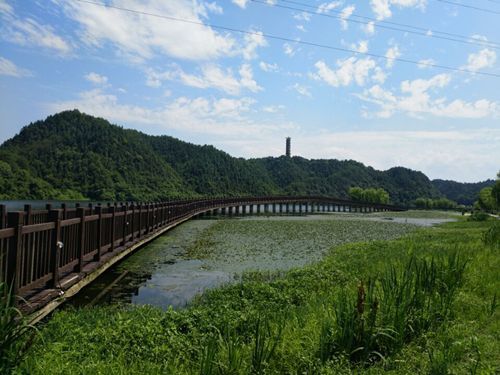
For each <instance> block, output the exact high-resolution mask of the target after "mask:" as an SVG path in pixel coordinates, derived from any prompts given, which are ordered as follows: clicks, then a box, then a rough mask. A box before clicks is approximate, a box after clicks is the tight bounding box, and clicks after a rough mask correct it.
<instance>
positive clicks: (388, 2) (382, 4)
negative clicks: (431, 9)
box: [370, 0, 427, 20]
mask: <svg viewBox="0 0 500 375" xmlns="http://www.w3.org/2000/svg"><path fill="white" fill-rule="evenodd" d="M426 5H427V0H370V6H371V8H372V11H373V13H375V16H376V17H377V19H378V20H384V19H386V18H390V17H392V10H391V6H397V7H399V8H419V9H421V10H424V9H425V6H426Z"/></svg>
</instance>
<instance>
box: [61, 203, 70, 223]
mask: <svg viewBox="0 0 500 375" xmlns="http://www.w3.org/2000/svg"><path fill="white" fill-rule="evenodd" d="M61 208H62V218H63V220H66V219H67V217H68V207H67V206H66V203H61Z"/></svg>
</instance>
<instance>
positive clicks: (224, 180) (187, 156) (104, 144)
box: [0, 110, 441, 204]
mask: <svg viewBox="0 0 500 375" xmlns="http://www.w3.org/2000/svg"><path fill="white" fill-rule="evenodd" d="M0 182H1V184H0V199H52V198H53V199H70V198H74V199H84V198H88V199H92V200H160V199H167V198H175V197H189V196H191V197H192V196H201V195H245V194H246V195H267V194H322V195H333V196H338V197H347V190H348V188H349V187H351V186H361V187H382V188H384V189H386V190H387V191H388V192H389V194H390V195H391V200H392V202H393V203H395V204H408V203H410V202H411V201H413V200H414V199H416V198H418V197H422V196H424V197H438V196H441V194H440V192H439V191H438V190H437V189H436V188H435V187H434V186H433V184H432V183H431V181H430V180H429V179H428V178H427V177H426V176H425V175H424V174H423V173H421V172H416V171H412V170H410V169H406V168H402V167H396V168H392V169H389V170H388V171H377V170H375V169H373V168H371V167H366V166H364V165H363V164H361V163H358V162H355V161H352V160H345V161H339V160H308V159H304V158H301V157H293V158H287V157H284V156H283V157H278V158H272V157H269V158H262V159H250V160H245V159H241V158H234V157H232V156H230V155H228V154H227V153H225V152H222V151H219V150H217V149H215V148H214V147H212V146H197V145H193V144H190V143H187V142H183V141H180V140H178V139H175V138H172V137H169V136H160V137H155V136H149V135H146V134H143V133H141V132H138V131H135V130H129V129H123V128H121V127H119V126H116V125H111V124H110V123H109V122H107V121H106V120H103V119H100V118H95V117H92V116H88V115H86V114H82V113H80V112H79V111H76V110H75V111H65V112H61V113H59V114H56V115H53V116H49V117H48V118H47V119H45V120H43V121H37V122H35V123H32V124H30V125H29V126H26V127H24V128H23V129H22V130H21V132H20V133H19V134H18V135H16V136H15V137H14V138H12V139H10V140H8V141H6V142H5V143H4V144H3V145H1V146H0Z"/></svg>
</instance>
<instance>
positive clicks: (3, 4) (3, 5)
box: [0, 0, 14, 15]
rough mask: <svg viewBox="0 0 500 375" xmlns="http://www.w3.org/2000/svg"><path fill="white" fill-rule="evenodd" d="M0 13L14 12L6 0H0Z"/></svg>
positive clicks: (8, 13)
mask: <svg viewBox="0 0 500 375" xmlns="http://www.w3.org/2000/svg"><path fill="white" fill-rule="evenodd" d="M0 13H4V14H6V15H12V14H13V13H14V9H12V6H11V5H10V4H9V3H7V1H6V0H0Z"/></svg>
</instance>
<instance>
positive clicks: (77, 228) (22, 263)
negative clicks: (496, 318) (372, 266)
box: [0, 196, 400, 298]
mask: <svg viewBox="0 0 500 375" xmlns="http://www.w3.org/2000/svg"><path fill="white" fill-rule="evenodd" d="M288 203H292V204H300V205H303V204H311V203H325V204H326V203H328V204H336V205H344V206H346V205H349V207H367V206H369V207H371V208H372V209H375V210H400V209H399V208H397V207H394V206H388V205H380V204H367V203H361V202H352V201H348V200H342V199H335V198H325V197H305V196H300V197H290V196H283V197H232V198H213V199H190V200H179V201H170V202H162V203H127V204H120V205H117V204H113V205H111V204H108V205H107V206H100V205H98V206H92V205H89V206H88V207H80V206H77V207H74V208H68V207H67V206H66V205H63V206H62V207H61V208H59V209H54V208H53V207H52V206H50V205H47V207H46V209H45V210H32V209H31V207H30V206H25V209H24V211H16V212H7V210H6V209H5V206H0V282H5V283H8V284H9V285H12V287H13V291H14V293H15V294H16V295H19V296H22V297H25V298H29V297H30V296H32V295H34V294H36V293H39V292H41V291H43V290H44V289H49V288H52V289H64V288H65V285H69V284H68V283H70V281H68V280H73V279H75V280H78V279H81V278H83V277H85V275H87V274H88V273H91V272H92V271H93V270H95V269H96V267H97V266H99V264H102V262H104V261H106V260H107V259H110V258H112V257H113V256H114V255H116V254H118V253H120V252H121V251H123V250H125V249H127V248H129V247H130V246H132V245H134V244H135V243H137V242H138V241H141V240H143V239H144V238H145V237H147V236H150V235H152V234H154V233H156V232H158V231H159V230H162V229H164V228H166V227H168V226H171V225H175V224H176V223H179V222H182V221H183V220H186V219H188V218H190V217H192V216H194V215H197V214H199V213H202V212H204V211H208V210H215V209H219V208H225V207H239V206H248V205H263V204H264V205H265V204H288ZM71 275H73V276H72V277H70V276H71Z"/></svg>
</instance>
